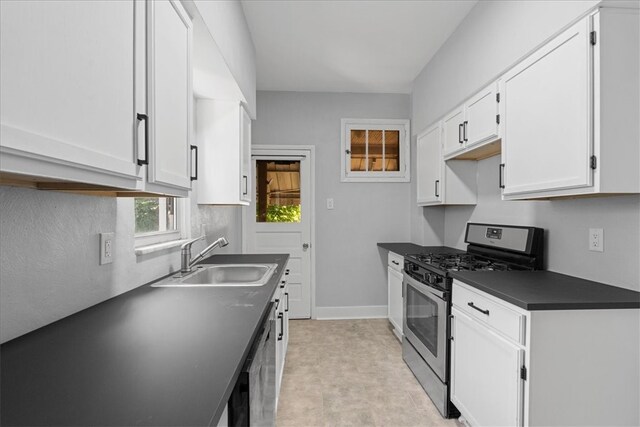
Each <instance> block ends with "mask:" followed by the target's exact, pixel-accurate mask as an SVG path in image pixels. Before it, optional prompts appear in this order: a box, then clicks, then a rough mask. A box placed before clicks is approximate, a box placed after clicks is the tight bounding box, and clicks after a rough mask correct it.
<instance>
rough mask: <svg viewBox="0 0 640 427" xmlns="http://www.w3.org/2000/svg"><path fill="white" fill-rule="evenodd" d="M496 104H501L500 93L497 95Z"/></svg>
mask: <svg viewBox="0 0 640 427" xmlns="http://www.w3.org/2000/svg"><path fill="white" fill-rule="evenodd" d="M496 102H500V92H498V93H496Z"/></svg>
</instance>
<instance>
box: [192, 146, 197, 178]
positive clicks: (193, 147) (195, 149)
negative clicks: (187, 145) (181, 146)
mask: <svg viewBox="0 0 640 427" xmlns="http://www.w3.org/2000/svg"><path fill="white" fill-rule="evenodd" d="M191 151H192V152H193V151H195V152H196V161H195V162H194V163H192V164H191V170H194V169H195V171H196V174H195V175H192V176H191V181H195V180H197V179H198V146H197V145H192V146H191ZM194 164H195V168H194V167H193V165H194Z"/></svg>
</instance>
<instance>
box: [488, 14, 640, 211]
mask: <svg viewBox="0 0 640 427" xmlns="http://www.w3.org/2000/svg"><path fill="white" fill-rule="evenodd" d="M639 22H640V21H639V17H638V11H637V10H624V9H607V8H602V9H600V10H599V11H596V12H595V13H593V14H591V15H589V16H587V17H585V18H583V19H582V20H580V21H578V22H577V23H576V24H574V25H572V26H571V27H569V28H568V29H567V30H566V31H564V32H562V33H561V34H560V35H558V36H557V37H555V38H554V39H553V40H551V41H550V42H549V43H547V44H546V45H545V46H543V47H542V48H540V49H539V50H537V51H536V52H535V53H533V54H532V55H531V56H529V57H528V58H527V59H525V60H524V61H522V62H521V63H520V64H518V65H516V66H515V67H514V68H513V69H511V70H510V71H508V72H507V73H506V74H505V75H504V77H503V81H504V89H503V96H504V103H501V108H502V115H503V121H504V130H503V132H504V137H503V140H502V162H503V164H502V165H501V176H500V182H501V186H502V188H503V198H504V199H528V198H548V197H558V196H575V195H588V194H607V193H609V194H623V193H638V192H640V175H639V172H638V158H639V157H640V148H639V144H638V140H639V139H640V135H639V130H638V126H637V123H638V117H639V116H640V107H639V105H640V101H639V99H640V82H639V80H640V79H638V74H639V65H638V64H639V62H640V58H639V51H640V47H639V40H638V32H639V31H640V25H639Z"/></svg>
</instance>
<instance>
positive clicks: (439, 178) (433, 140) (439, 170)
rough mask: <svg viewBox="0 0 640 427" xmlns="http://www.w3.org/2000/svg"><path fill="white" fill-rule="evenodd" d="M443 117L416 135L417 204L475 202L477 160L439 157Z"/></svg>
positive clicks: (443, 128) (442, 133) (443, 131)
mask: <svg viewBox="0 0 640 427" xmlns="http://www.w3.org/2000/svg"><path fill="white" fill-rule="evenodd" d="M444 135H446V124H444V120H443V121H440V122H437V123H436V124H435V125H433V126H431V127H430V128H428V129H427V130H425V131H424V132H423V133H421V134H420V135H418V138H417V147H416V154H417V160H416V166H417V172H416V176H417V180H416V181H417V183H416V186H417V199H418V200H417V202H418V206H433V205H474V204H476V201H477V182H476V173H477V162H469V161H459V160H450V161H448V162H446V163H445V161H444V158H443V157H442V145H443V142H442V139H443V137H444Z"/></svg>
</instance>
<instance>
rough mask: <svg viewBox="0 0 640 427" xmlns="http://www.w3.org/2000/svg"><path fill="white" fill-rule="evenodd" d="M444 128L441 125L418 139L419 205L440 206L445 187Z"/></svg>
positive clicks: (417, 173)
mask: <svg viewBox="0 0 640 427" xmlns="http://www.w3.org/2000/svg"><path fill="white" fill-rule="evenodd" d="M441 135H442V128H441V126H440V123H438V124H436V125H435V126H433V127H431V128H430V129H427V130H426V131H425V132H424V133H423V134H421V135H420V136H418V139H417V147H416V154H417V161H416V166H417V171H416V175H417V184H416V186H417V195H418V205H433V204H440V203H442V201H443V200H444V197H443V196H442V193H443V191H444V190H443V189H444V185H443V182H442V166H443V163H444V161H443V159H442V143H441Z"/></svg>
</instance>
